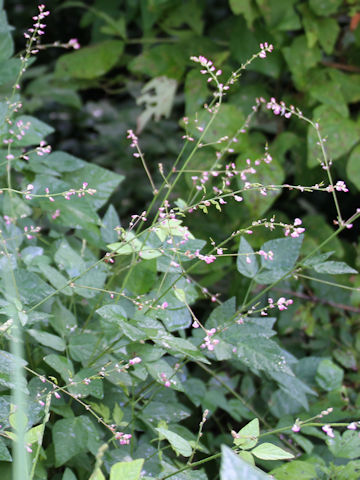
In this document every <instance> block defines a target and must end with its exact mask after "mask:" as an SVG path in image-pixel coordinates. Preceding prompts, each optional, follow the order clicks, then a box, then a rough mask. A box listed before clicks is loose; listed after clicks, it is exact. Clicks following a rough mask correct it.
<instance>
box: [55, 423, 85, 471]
mask: <svg viewBox="0 0 360 480" xmlns="http://www.w3.org/2000/svg"><path fill="white" fill-rule="evenodd" d="M84 418H86V417H84V416H80V417H75V418H68V419H67V418H66V419H62V420H58V421H57V422H56V423H55V425H54V427H53V429H52V439H53V443H54V449H55V466H56V467H60V466H61V465H64V464H65V463H66V462H68V461H69V460H70V459H71V458H72V457H74V456H75V455H77V454H79V453H80V452H84V451H86V450H87V442H88V431H87V428H86V425H85V424H84Z"/></svg>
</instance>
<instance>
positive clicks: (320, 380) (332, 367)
mask: <svg viewBox="0 0 360 480" xmlns="http://www.w3.org/2000/svg"><path fill="white" fill-rule="evenodd" d="M343 378H344V371H343V369H342V368H340V367H338V366H337V365H336V364H335V363H334V362H332V361H331V360H329V359H328V358H325V359H324V360H322V361H321V362H320V364H319V366H318V368H317V371H316V378H315V379H316V383H317V384H318V385H319V386H320V387H321V388H322V389H324V390H326V391H327V392H331V391H332V390H336V389H338V388H340V387H341V385H342V381H343Z"/></svg>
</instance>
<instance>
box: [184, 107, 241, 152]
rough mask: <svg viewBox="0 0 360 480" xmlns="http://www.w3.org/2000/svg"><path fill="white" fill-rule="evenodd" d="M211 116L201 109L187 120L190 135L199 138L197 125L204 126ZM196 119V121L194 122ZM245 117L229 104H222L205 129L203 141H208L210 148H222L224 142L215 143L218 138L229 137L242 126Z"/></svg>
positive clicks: (199, 133) (200, 133)
mask: <svg viewBox="0 0 360 480" xmlns="http://www.w3.org/2000/svg"><path fill="white" fill-rule="evenodd" d="M212 117H213V114H210V113H209V112H208V111H207V110H204V109H202V110H201V111H200V112H199V113H198V114H197V115H196V116H195V118H193V119H190V120H189V124H188V130H189V133H190V135H191V136H192V137H194V138H199V137H200V136H201V135H202V132H200V131H199V130H198V128H197V127H202V128H203V129H205V128H206V126H207V124H208V123H209V121H210V120H211V118H212ZM195 120H196V122H195ZM244 122H245V117H244V115H243V113H242V112H241V111H239V109H238V108H237V107H236V106H235V105H231V104H223V105H221V108H220V110H219V112H218V113H217V114H216V116H215V118H214V120H213V121H212V123H211V125H210V127H209V128H208V129H207V130H206V133H205V135H204V137H203V143H210V144H211V146H212V148H215V149H217V150H222V149H223V148H224V143H223V142H221V143H217V140H220V138H222V137H225V136H228V137H229V138H231V137H232V136H233V135H235V134H236V132H237V131H238V130H240V129H241V128H242V126H243V125H244Z"/></svg>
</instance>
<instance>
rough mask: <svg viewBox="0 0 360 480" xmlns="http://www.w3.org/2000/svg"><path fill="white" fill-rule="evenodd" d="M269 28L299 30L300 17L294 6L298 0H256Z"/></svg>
mask: <svg viewBox="0 0 360 480" xmlns="http://www.w3.org/2000/svg"><path fill="white" fill-rule="evenodd" d="M256 3H257V4H258V7H259V9H260V11H261V12H262V15H263V17H264V19H265V22H266V24H267V26H268V27H269V30H270V31H272V30H273V29H276V30H285V31H286V30H298V29H300V28H301V24H300V21H299V17H298V15H297V13H296V10H295V8H294V4H295V3H297V0H288V1H287V2H286V3H285V2H279V1H278V0H256Z"/></svg>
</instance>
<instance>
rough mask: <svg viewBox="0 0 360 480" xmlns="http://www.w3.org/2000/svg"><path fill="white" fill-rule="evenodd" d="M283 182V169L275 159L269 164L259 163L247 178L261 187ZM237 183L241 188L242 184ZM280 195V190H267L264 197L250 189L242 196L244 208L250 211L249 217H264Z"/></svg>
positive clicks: (240, 182)
mask: <svg viewBox="0 0 360 480" xmlns="http://www.w3.org/2000/svg"><path fill="white" fill-rule="evenodd" d="M241 158H243V156H241ZM238 163H239V162H238ZM240 168H241V167H240ZM284 180H285V172H284V169H283V167H282V166H281V165H280V164H279V162H278V161H277V160H276V159H275V158H273V160H272V161H271V162H270V163H266V162H261V163H260V164H259V165H258V166H256V173H254V174H251V175H249V176H248V181H249V182H251V183H259V184H261V185H281V184H282V183H283V182H284ZM238 183H239V186H240V187H241V188H243V185H244V182H242V181H239V182H238ZM281 193H282V192H281V189H274V190H272V189H269V190H267V192H266V196H263V195H261V193H260V192H259V191H258V190H251V188H250V189H249V190H246V191H244V192H243V194H242V195H243V197H244V202H245V204H246V206H247V207H248V208H249V210H250V214H251V217H252V218H255V217H256V218H258V217H260V216H261V215H264V213H265V212H266V211H267V210H268V209H269V208H270V207H271V205H272V204H273V203H274V202H275V200H276V199H277V198H278V197H279V196H280V195H281Z"/></svg>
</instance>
